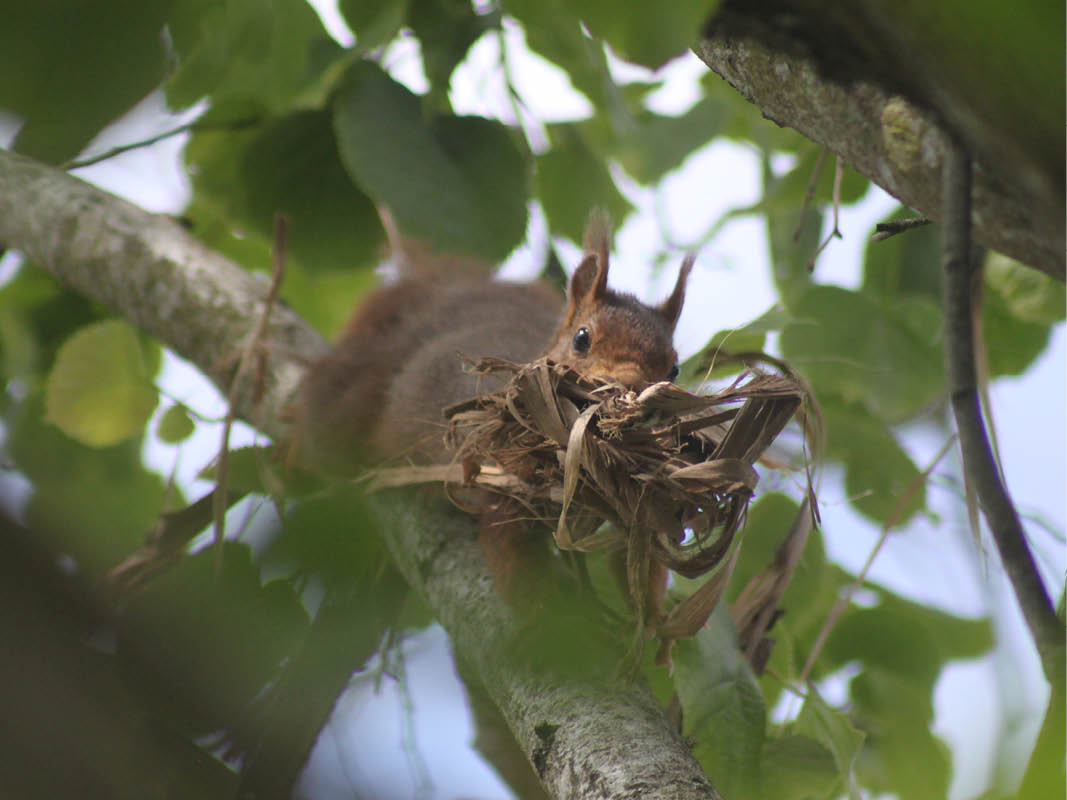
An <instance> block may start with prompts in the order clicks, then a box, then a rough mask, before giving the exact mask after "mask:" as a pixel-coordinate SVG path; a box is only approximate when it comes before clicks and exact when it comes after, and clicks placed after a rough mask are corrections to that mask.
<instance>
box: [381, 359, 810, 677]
mask: <svg viewBox="0 0 1067 800" xmlns="http://www.w3.org/2000/svg"><path fill="white" fill-rule="evenodd" d="M471 369H472V370H473V371H474V372H475V373H476V374H481V375H487V374H491V373H504V374H509V375H510V379H509V380H508V381H507V383H506V385H505V386H504V388H502V389H501V390H499V391H497V392H494V393H492V394H485V395H481V396H479V397H475V398H473V399H471V400H468V401H466V402H463V403H460V404H458V405H456V406H453V407H452V408H450V409H448V410H447V411H446V416H447V417H448V418H449V420H450V425H449V431H448V439H449V443H450V444H451V446H452V447H453V448H454V450H455V452H456V459H455V462H454V463H453V465H452V467H451V468H446V467H442V468H422V469H419V468H412V469H411V470H407V469H397V470H389V471H387V472H386V473H380V474H379V475H378V476H377V481H376V484H377V486H379V487H380V486H384V485H397V484H401V483H411V482H420V481H422V480H427V479H429V480H442V481H444V482H445V483H446V485H447V484H449V483H452V484H453V485H455V484H457V483H458V484H462V485H464V486H475V487H481V488H483V489H487V490H490V491H492V492H495V493H498V494H503V495H506V496H508V497H510V498H513V499H514V500H516V501H518V502H520V503H521V504H522V505H523V506H525V507H526V508H527V509H528V510H529V512H530V514H531V515H532V516H534V517H535V518H539V519H541V520H543V521H545V522H546V523H548V524H549V526H550V527H553V528H554V529H555V541H556V544H557V545H558V546H559V548H560V549H562V550H579V551H589V550H593V549H596V548H625V549H626V564H627V582H628V584H629V590H630V595H631V600H632V606H633V608H634V610H635V612H636V616H637V627H638V630H637V633H636V638H637V639H638V640H640V639H642V638H643V637H644V634H645V633H648V632H651V629H652V628H654V630H655V632H656V633H657V634H658V635H659V636H660V637H661V639H663V640H664V641H665V642H666V643H667V644H666V646H665V648H664V649H663V650H661V657H662V658H664V659H666V658H667V657H668V655H667V654H668V653H669V642H670V641H672V640H673V639H675V638H678V637H680V636H688V635H692V634H693V633H694V632H695V631H696V630H698V629H699V628H700V626H701V625H703V623H704V622H705V621H706V619H707V617H708V615H709V614H710V613H711V611H712V610H713V609H714V607H715V605H716V603H717V602H718V600H719V598H720V597H721V596H722V592H723V589H724V588H725V583H726V579H727V578H728V575H729V571H730V570H729V567H730V564H729V563H728V562H727V556H728V555H730V554H731V552H732V553H733V554H734V555H736V552H737V548H736V547H734V548H733V550H732V551H731V546H732V545H733V544H734V542H735V536H736V534H737V532H738V530H739V529H740V528H741V526H742V524H743V522H744V519H745V512H746V509H747V508H748V502H749V500H750V499H751V497H752V495H753V492H754V490H755V487H756V483H757V481H758V479H759V478H758V475H757V473H756V470H755V468H754V466H753V465H754V464H755V463H756V461H757V460H759V459H760V458H761V456H763V455H764V453H765V451H766V450H767V448H768V446H769V445H770V444H771V443H772V442H773V441H774V439H775V438H776V437H777V436H778V435H779V433H781V431H782V429H783V428H784V427H785V426H786V424H787V423H788V422H789V421H790V419H792V418H793V416H794V414H796V413H797V411H798V409H800V408H801V406H802V405H803V404H804V403H805V400H806V398H807V392H806V390H805V388H804V387H803V385H802V384H801V383H800V382H799V381H798V380H797V379H796V378H794V377H793V376H792V375H790V374H771V373H768V372H764V371H761V370H758V369H750V370H748V371H746V372H744V373H742V374H741V375H740V376H738V377H737V378H736V379H735V380H734V381H733V383H732V384H731V385H730V386H728V387H727V388H725V389H723V390H722V391H719V392H716V393H714V394H710V395H694V394H691V393H689V392H687V391H685V390H684V389H681V388H679V387H678V386H675V385H673V384H671V383H667V382H663V383H657V384H654V385H652V386H650V387H648V388H647V389H645V390H644V391H642V392H640V393H635V392H633V391H630V390H627V389H625V388H623V387H622V386H620V385H618V384H615V383H610V382H606V381H602V380H596V379H590V378H586V377H583V376H581V375H579V374H578V373H576V372H574V371H573V370H571V369H568V368H566V367H563V366H560V365H557V364H553V363H551V362H548V361H546V360H544V359H542V360H539V361H535V362H532V363H530V364H513V363H511V362H508V361H503V360H499V359H482V360H480V361H478V362H476V363H473V364H472V365H471ZM605 520H606V521H608V522H611V523H613V525H611V526H604V525H603V523H604V521H605ZM730 560H731V561H732V556H731V559H730ZM657 566H661V567H666V568H669V569H672V570H674V571H675V572H677V573H679V574H680V575H684V576H685V577H688V578H697V577H700V576H703V575H707V574H708V573H713V574H712V575H711V577H710V578H709V579H708V581H707V582H706V583H705V584H704V585H703V586H702V587H701V588H700V589H699V590H697V591H696V592H695V593H694V594H693V595H691V596H690V597H689V598H687V599H686V600H685V601H683V602H682V603H679V604H678V605H676V606H675V607H674V608H673V609H671V611H670V613H669V614H668V615H666V617H665V618H663V619H654V620H649V619H645V615H646V613H647V612H646V609H647V608H648V605H649V604H648V603H647V602H646V599H647V598H645V597H644V596H643V594H644V592H646V591H647V585H648V580H647V576H648V575H649V573H650V570H652V569H654V568H656V567H657ZM717 567H723V568H722V569H716V568H717Z"/></svg>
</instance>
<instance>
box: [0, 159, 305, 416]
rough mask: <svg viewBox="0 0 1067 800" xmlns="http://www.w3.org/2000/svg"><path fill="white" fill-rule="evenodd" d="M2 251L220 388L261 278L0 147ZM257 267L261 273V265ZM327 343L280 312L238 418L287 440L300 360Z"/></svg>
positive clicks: (166, 223)
mask: <svg viewBox="0 0 1067 800" xmlns="http://www.w3.org/2000/svg"><path fill="white" fill-rule="evenodd" d="M0 245H2V246H6V247H10V248H14V249H16V250H20V251H22V252H23V253H25V254H26V255H27V257H29V258H30V260H32V261H33V263H35V264H36V265H38V266H40V267H43V268H44V269H46V270H48V271H49V272H51V273H52V274H53V275H55V276H56V277H57V278H59V280H60V281H61V282H62V283H63V284H65V285H66V286H69V287H70V288H71V289H74V290H75V291H77V292H79V293H81V294H84V295H85V296H86V297H90V298H92V299H93V300H97V301H98V302H100V303H102V304H103V305H105V306H107V307H108V308H110V309H112V310H113V311H115V312H116V313H118V314H121V315H122V316H124V317H126V318H127V319H128V320H130V322H132V323H133V324H134V325H136V326H137V327H138V328H140V329H141V330H144V331H146V332H148V333H150V334H152V335H153V336H156V337H157V338H159V339H160V341H162V342H164V343H165V344H166V345H167V346H168V347H170V348H171V349H172V350H174V351H175V352H176V353H178V355H180V356H182V357H184V358H187V359H189V360H190V361H192V362H193V363H194V364H196V366H198V367H199V368H200V369H201V371H203V372H204V374H205V375H207V376H208V377H210V378H211V379H212V380H214V381H215V383H216V384H217V385H218V386H219V389H220V390H221V392H222V393H223V395H226V394H228V392H229V388H230V387H229V381H230V379H231V377H232V376H233V374H234V372H235V371H236V368H237V363H238V359H239V356H240V353H241V352H242V348H243V345H244V343H245V341H246V339H247V338H248V337H249V336H250V335H251V332H252V330H253V329H254V327H255V325H256V321H257V320H258V318H259V315H260V314H261V313H262V308H263V302H264V300H265V298H266V296H267V291H268V286H267V282H266V281H260V280H258V279H257V278H256V276H254V275H253V274H252V273H250V272H248V271H246V270H244V269H241V268H240V267H238V266H237V265H236V264H234V263H233V262H232V261H230V260H229V259H227V258H224V257H223V256H221V255H219V254H218V253H216V252H214V251H213V250H210V249H209V248H207V247H205V246H204V245H203V244H202V243H201V242H199V241H197V240H196V239H194V238H193V237H192V236H190V235H189V234H188V233H186V232H185V231H184V230H182V228H181V227H180V226H179V225H177V224H175V223H174V222H173V221H172V220H170V219H169V218H167V217H165V216H161V215H158V214H149V213H147V212H145V211H144V210H143V209H140V208H138V207H137V206H135V205H133V204H132V203H129V202H127V201H125V200H123V199H121V198H118V197H115V196H114V195H111V194H108V193H107V192H103V191H101V190H99V189H97V188H95V187H93V186H90V185H89V184H87V183H85V182H83V181H80V180H77V179H75V178H72V177H71V176H69V175H67V174H66V173H64V172H61V171H59V170H57V169H54V168H52V167H48V166H46V165H44V164H41V163H39V162H36V161H33V160H32V159H28V158H25V157H23V156H19V155H16V154H14V153H11V152H8V151H6V150H0ZM263 266H264V268H266V267H267V266H268V265H266V264H264V265H263ZM325 348H326V344H325V342H324V341H323V339H322V337H321V336H319V334H317V333H316V332H315V331H314V330H313V329H312V328H311V326H310V325H308V324H307V323H306V322H304V321H303V320H302V319H301V318H300V317H299V316H297V315H296V314H295V313H293V312H292V311H290V310H288V309H286V308H275V309H274V311H273V313H272V314H271V317H270V325H269V329H268V332H267V335H266V336H265V337H264V356H265V357H266V359H267V360H266V370H265V371H264V373H265V374H264V378H265V384H264V385H262V386H257V387H256V390H257V392H260V391H261V392H262V397H259V398H257V397H255V396H254V393H253V392H252V391H250V390H244V391H241V392H239V393H238V396H237V403H236V411H237V414H238V415H239V416H241V417H243V418H244V419H247V420H249V421H250V422H252V423H253V424H255V425H257V427H260V428H261V429H262V430H263V431H264V432H266V433H268V434H269V435H271V436H279V435H281V434H283V433H284V430H285V426H284V424H283V423H282V422H281V411H282V410H283V409H284V408H285V407H286V405H287V404H288V403H289V402H291V398H292V393H293V391H294V390H295V388H296V386H297V384H298V382H299V380H300V376H301V375H302V374H303V369H304V367H305V366H306V364H307V362H308V361H309V360H311V359H314V358H316V357H318V356H320V355H322V353H323V352H325Z"/></svg>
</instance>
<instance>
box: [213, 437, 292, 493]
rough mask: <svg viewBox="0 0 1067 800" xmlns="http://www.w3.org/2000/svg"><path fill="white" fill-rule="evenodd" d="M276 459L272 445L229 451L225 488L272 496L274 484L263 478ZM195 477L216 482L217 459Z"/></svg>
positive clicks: (252, 446)
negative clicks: (265, 471)
mask: <svg viewBox="0 0 1067 800" xmlns="http://www.w3.org/2000/svg"><path fill="white" fill-rule="evenodd" d="M276 459H277V453H276V450H275V447H274V445H266V446H263V445H258V446H257V445H250V446H248V447H238V448H237V449H236V450H231V451H230V458H229V462H228V468H229V472H228V473H227V476H226V486H227V488H229V489H231V490H236V491H241V492H250V493H253V494H264V495H270V494H273V492H274V485H273V484H275V483H276V482H275V481H273V480H272V479H271V478H270V477H269V476H265V475H264V470H265V469H270V464H271V462H272V461H275V460H276ZM196 477H198V478H200V479H201V480H205V481H217V480H218V463H217V459H216V461H212V462H211V464H210V465H208V466H207V467H204V469H202V470H200V472H199V473H197V476H196Z"/></svg>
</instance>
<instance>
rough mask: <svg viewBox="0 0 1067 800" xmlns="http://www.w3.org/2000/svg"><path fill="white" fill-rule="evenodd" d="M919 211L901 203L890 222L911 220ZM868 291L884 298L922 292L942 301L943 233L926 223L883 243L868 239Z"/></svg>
mask: <svg viewBox="0 0 1067 800" xmlns="http://www.w3.org/2000/svg"><path fill="white" fill-rule="evenodd" d="M914 216H915V212H913V211H911V210H910V209H908V208H905V207H903V206H901V207H900V208H898V209H897V210H896V211H894V212H893V213H892V214H890V215H889V216H888V217H887V218H886V221H895V220H901V219H909V218H911V217H914ZM862 289H863V291H864V292H868V293H871V294H874V295H877V296H879V297H880V298H883V299H893V298H896V297H898V296H907V295H920V296H922V297H926V298H928V299H929V300H931V301H933V302H935V303H940V302H941V235H940V232H939V230H938V228H937V226H935V225H926V226H923V227H921V228H916V229H914V230H910V231H907V232H906V233H902V234H898V235H896V236H891V237H890V238H888V239H884V240H882V241H880V242H876V241H873V240H871V239H868V241H867V247H866V250H865V251H864V255H863V286H862Z"/></svg>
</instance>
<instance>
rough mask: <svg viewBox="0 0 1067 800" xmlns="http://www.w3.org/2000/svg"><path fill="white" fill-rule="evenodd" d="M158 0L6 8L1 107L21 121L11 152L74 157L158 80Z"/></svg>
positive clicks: (161, 13) (47, 2) (162, 8)
mask: <svg viewBox="0 0 1067 800" xmlns="http://www.w3.org/2000/svg"><path fill="white" fill-rule="evenodd" d="M168 5H169V3H167V2H164V1H163V0H145V1H144V2H128V0H100V2H94V3H74V4H71V3H69V2H64V0H40V2H18V3H6V4H5V5H4V11H3V23H2V24H0V109H4V110H7V111H11V112H14V113H16V114H19V115H20V116H22V117H24V118H25V120H26V122H25V124H24V125H23V127H22V128H21V129H20V130H19V133H18V136H17V137H16V139H15V144H14V149H16V150H18V151H19V152H22V153H25V154H27V155H31V156H34V157H35V158H39V159H41V160H43V161H48V162H51V163H57V162H59V161H63V160H65V159H68V158H71V157H73V156H75V155H77V153H78V152H79V151H80V150H81V149H82V148H83V147H85V145H86V144H87V143H88V142H89V140H90V139H91V138H92V137H93V136H95V135H96V134H97V133H98V132H99V131H100V130H101V129H102V128H103V127H104V126H105V125H107V124H108V123H110V122H112V121H113V120H115V119H116V118H117V117H119V116H120V115H121V114H123V113H125V112H126V111H127V110H129V109H130V108H131V107H132V106H133V105H134V104H136V103H137V102H138V101H139V100H141V98H143V97H144V96H145V95H146V94H148V93H149V92H150V91H151V90H152V89H153V87H155V86H156V85H157V84H158V83H159V81H160V80H162V78H163V72H164V66H165V61H164V59H165V53H164V40H163V26H164V24H165V22H166V12H167V7H168Z"/></svg>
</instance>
